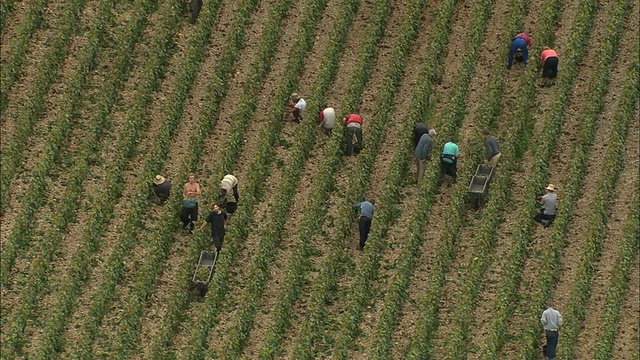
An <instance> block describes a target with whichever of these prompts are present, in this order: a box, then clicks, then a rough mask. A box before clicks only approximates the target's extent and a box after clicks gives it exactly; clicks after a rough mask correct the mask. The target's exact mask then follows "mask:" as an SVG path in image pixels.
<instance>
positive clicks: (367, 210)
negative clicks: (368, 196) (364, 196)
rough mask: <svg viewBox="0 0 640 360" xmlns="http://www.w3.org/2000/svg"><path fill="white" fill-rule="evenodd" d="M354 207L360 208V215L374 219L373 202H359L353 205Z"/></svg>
mask: <svg viewBox="0 0 640 360" xmlns="http://www.w3.org/2000/svg"><path fill="white" fill-rule="evenodd" d="M353 208H354V209H356V210H357V209H360V216H364V217H367V218H369V219H373V212H374V208H373V204H372V203H370V202H368V201H363V202H359V203H357V204H354V205H353Z"/></svg>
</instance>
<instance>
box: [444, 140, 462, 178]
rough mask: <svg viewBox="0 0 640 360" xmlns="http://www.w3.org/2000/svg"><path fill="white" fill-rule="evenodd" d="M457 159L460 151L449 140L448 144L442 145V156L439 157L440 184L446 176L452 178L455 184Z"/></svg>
mask: <svg viewBox="0 0 640 360" xmlns="http://www.w3.org/2000/svg"><path fill="white" fill-rule="evenodd" d="M459 157H460V150H459V149H458V145H456V143H455V142H453V138H450V139H449V142H447V143H446V144H444V148H443V149H442V155H440V182H443V181H444V178H445V175H448V176H451V177H452V178H453V183H454V184H455V182H456V179H457V178H458V169H457V163H458V158H459Z"/></svg>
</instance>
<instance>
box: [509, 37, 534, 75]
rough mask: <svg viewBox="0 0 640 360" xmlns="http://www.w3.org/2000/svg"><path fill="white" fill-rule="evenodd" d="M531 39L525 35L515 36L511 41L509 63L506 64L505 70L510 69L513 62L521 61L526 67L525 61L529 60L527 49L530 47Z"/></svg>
mask: <svg viewBox="0 0 640 360" xmlns="http://www.w3.org/2000/svg"><path fill="white" fill-rule="evenodd" d="M531 45H532V43H531V38H530V37H529V35H527V34H525V33H520V34H518V35H516V37H514V38H513V40H512V41H511V50H509V62H508V63H507V69H511V66H512V65H513V60H514V58H515V60H516V61H522V62H523V63H524V64H525V65H527V59H528V58H529V48H530V47H531Z"/></svg>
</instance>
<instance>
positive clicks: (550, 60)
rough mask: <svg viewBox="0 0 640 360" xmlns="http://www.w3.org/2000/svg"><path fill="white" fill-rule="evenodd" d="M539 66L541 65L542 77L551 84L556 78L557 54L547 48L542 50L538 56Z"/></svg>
mask: <svg viewBox="0 0 640 360" xmlns="http://www.w3.org/2000/svg"><path fill="white" fill-rule="evenodd" d="M540 65H542V77H543V78H546V79H549V80H551V81H552V82H553V81H554V80H555V79H556V76H558V53H556V51H555V50H553V49H550V48H548V47H546V48H544V51H542V54H540Z"/></svg>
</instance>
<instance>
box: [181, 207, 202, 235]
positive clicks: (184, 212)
mask: <svg viewBox="0 0 640 360" xmlns="http://www.w3.org/2000/svg"><path fill="white" fill-rule="evenodd" d="M180 220H181V221H182V226H184V227H185V228H187V227H189V226H190V225H191V223H192V222H193V223H195V222H196V221H198V203H196V207H194V208H192V209H187V208H186V207H184V206H183V207H182V209H181V210H180ZM193 226H194V227H195V224H194V225H193ZM190 230H193V228H191V229H190Z"/></svg>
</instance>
